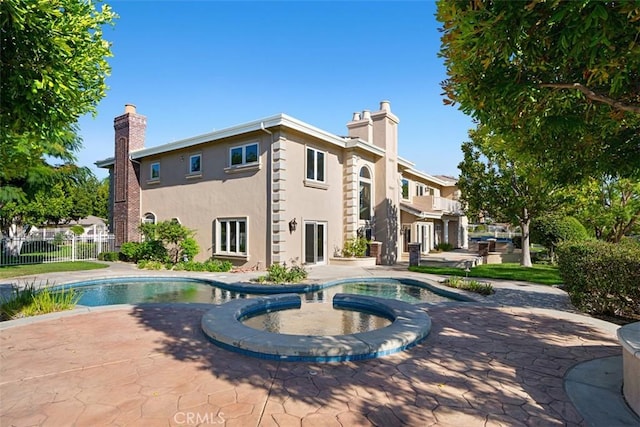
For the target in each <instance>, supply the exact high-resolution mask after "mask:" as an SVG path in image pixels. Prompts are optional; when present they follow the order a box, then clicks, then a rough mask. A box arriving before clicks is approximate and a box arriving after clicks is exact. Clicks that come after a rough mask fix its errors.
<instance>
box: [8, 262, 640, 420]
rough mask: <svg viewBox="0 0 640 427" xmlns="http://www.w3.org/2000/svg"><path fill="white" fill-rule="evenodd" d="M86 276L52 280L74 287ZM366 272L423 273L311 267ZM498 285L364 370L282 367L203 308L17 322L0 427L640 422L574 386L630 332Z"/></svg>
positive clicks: (352, 365) (339, 273)
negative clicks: (235, 349)
mask: <svg viewBox="0 0 640 427" xmlns="http://www.w3.org/2000/svg"><path fill="white" fill-rule="evenodd" d="M87 273H88V272H81V273H74V274H73V275H71V274H67V275H58V276H53V275H51V276H47V278H49V279H50V280H55V281H56V282H57V283H62V282H63V281H73V280H76V279H79V278H82V277H79V276H83V275H84V274H87ZM126 274H136V272H133V271H126V269H125V268H124V267H122V266H119V265H115V264H114V265H113V266H112V267H110V268H109V269H108V270H107V271H99V272H95V271H94V272H92V276H93V278H96V276H102V275H104V276H114V275H126ZM365 275H366V276H369V277H370V276H376V275H378V276H384V277H389V276H391V275H395V276H403V277H416V275H415V274H413V273H409V272H407V271H406V270H403V269H394V270H388V269H384V268H371V269H356V270H353V269H351V270H349V269H346V268H345V269H336V268H332V267H326V268H315V269H312V270H311V277H312V278H313V279H315V280H326V279H329V278H331V277H334V278H335V277H346V276H365ZM245 276H246V275H231V274H227V275H218V276H217V277H214V278H216V279H219V280H227V281H234V280H244V279H246V277H245ZM208 277H212V276H211V275H209V276H208ZM419 277H421V278H425V277H430V278H431V279H436V277H433V276H424V275H422V276H419ZM44 278H45V277H44V276H43V279H44ZM494 285H495V287H496V288H497V289H498V292H497V293H496V294H495V295H494V296H493V297H489V298H487V299H484V300H483V301H482V302H479V303H446V304H439V305H427V304H425V305H423V308H424V309H425V310H426V311H427V312H428V314H429V315H430V316H431V318H432V321H433V326H432V331H431V333H430V335H429V336H428V338H427V339H426V340H425V341H423V342H422V344H420V345H418V346H416V347H414V348H412V349H410V350H408V351H405V352H402V353H398V354H394V355H390V356H386V357H383V358H379V359H374V360H366V361H359V362H339V363H327V364H314V363H295V362H274V361H264V360H259V359H253V358H249V357H246V356H242V355H238V354H235V353H230V352H227V351H225V350H222V349H220V348H218V347H216V346H214V345H213V344H211V343H210V342H209V341H208V340H207V339H206V338H205V336H204V334H203V333H202V331H201V328H200V319H201V316H202V314H203V313H204V312H205V311H206V310H207V308H208V306H207V305H203V304H173V305H159V304H141V305H137V306H114V307H104V308H99V309H91V310H90V311H89V310H76V311H75V312H69V313H64V314H57V315H53V316H50V317H49V318H46V317H45V318H41V319H30V320H24V321H19V322H17V323H13V324H9V323H8V322H4V323H5V324H3V325H1V326H0V357H1V359H0V360H1V365H0V400H1V402H0V425H2V426H31V425H47V426H66V425H77V426H98V425H127V426H186V425H227V426H300V425H302V426H313V425H321V426H323V427H326V426H366V425H377V426H393V425H409V426H429V425H438V426H465V427H472V426H518V425H529V426H553V425H558V426H561V425H563V426H578V425H592V426H594V425H596V426H597V425H601V424H600V423H602V422H605V421H610V423H608V424H606V425H607V426H615V425H634V424H631V423H635V421H636V420H638V419H637V418H633V417H634V415H633V414H632V413H622V412H624V410H621V409H620V407H619V406H616V405H617V404H618V403H619V402H617V403H615V402H614V403H612V404H609V403H607V402H604V403H603V402H599V403H600V404H603V405H604V411H605V412H604V414H600V415H596V416H589V417H588V418H585V417H584V411H583V412H579V411H578V409H577V407H581V405H580V404H579V405H578V406H574V403H573V401H572V397H571V396H569V395H568V394H567V391H566V390H567V387H566V381H565V375H566V374H567V373H568V372H569V371H570V369H571V368H572V367H574V366H575V365H577V364H579V363H580V362H584V361H589V360H594V359H598V360H614V361H615V359H611V357H614V358H615V357H619V356H620V354H621V348H620V346H619V344H618V342H617V340H616V337H615V330H616V329H617V326H616V325H612V324H610V323H606V322H602V321H598V320H596V319H592V318H590V317H586V316H582V315H578V314H575V313H572V312H571V307H570V306H569V305H568V302H567V299H566V295H564V294H563V293H562V292H561V291H559V290H558V289H555V288H549V287H544V286H537V285H530V284H517V283H508V282H496V283H494ZM527 296H529V297H530V298H527ZM480 298H482V297H480ZM528 301H530V302H531V303H528ZM562 305H564V310H559V308H561V307H560V306H562ZM546 306H551V307H553V309H549V308H546ZM600 358H608V359H600ZM620 363H621V362H620ZM600 400H602V399H600ZM605 400H606V399H605ZM583 403H584V402H583ZM587 403H588V402H587ZM597 403H598V402H594V404H597ZM582 406H583V405H582ZM607 411H609V412H608V413H607ZM603 417H604V418H603Z"/></svg>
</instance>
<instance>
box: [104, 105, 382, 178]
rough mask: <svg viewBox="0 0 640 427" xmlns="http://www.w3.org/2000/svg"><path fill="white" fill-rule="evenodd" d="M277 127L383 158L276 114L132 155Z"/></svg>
mask: <svg viewBox="0 0 640 427" xmlns="http://www.w3.org/2000/svg"><path fill="white" fill-rule="evenodd" d="M277 126H284V127H287V128H289V129H293V130H296V131H299V132H302V133H305V134H307V135H310V136H313V137H315V138H318V139H321V140H323V141H325V142H328V143H329V144H332V145H335V146H337V147H339V148H357V149H361V150H364V151H367V152H369V153H371V154H374V155H377V156H381V157H382V156H384V154H385V150H383V149H382V148H379V147H376V146H374V145H371V144H369V143H367V142H366V141H363V140H361V139H351V138H344V137H340V136H337V135H334V134H332V133H330V132H327V131H324V130H322V129H320V128H317V127H315V126H312V125H310V124H308V123H305V122H303V121H302V120H298V119H296V118H294V117H291V116H288V115H286V114H277V115H274V116H269V117H266V118H263V119H259V120H254V121H251V122H247V123H243V124H239V125H236V126H231V127H228V128H225V129H222V130H219V131H214V132H208V133H204V134H201V135H196V136H193V137H190V138H186V139H181V140H178V141H174V142H170V143H167V144H163V145H159V146H156V147H149V148H142V149H140V150H136V151H132V152H131V153H130V155H129V157H130V158H131V159H141V158H143V157H147V156H153V155H156V154H162V153H167V152H170V151H175V150H181V149H184V148H189V147H193V146H194V145H198V144H203V143H206V142H213V141H217V140H220V139H224V138H229V137H233V136H238V135H242V134H245V133H249V132H255V131H259V130H264V129H267V128H273V127H277ZM114 163H115V158H114V157H109V158H107V159H104V160H98V161H97V162H95V165H96V166H98V167H101V168H104V167H109V166H112V165H113V164H114Z"/></svg>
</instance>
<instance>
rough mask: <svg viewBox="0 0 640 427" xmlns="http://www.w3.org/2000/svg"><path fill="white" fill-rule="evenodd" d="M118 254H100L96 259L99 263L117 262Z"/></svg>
mask: <svg viewBox="0 0 640 427" xmlns="http://www.w3.org/2000/svg"><path fill="white" fill-rule="evenodd" d="M119 258H120V254H119V253H118V252H100V253H99V254H98V259H99V260H100V261H118V259H119Z"/></svg>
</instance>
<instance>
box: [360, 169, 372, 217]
mask: <svg viewBox="0 0 640 427" xmlns="http://www.w3.org/2000/svg"><path fill="white" fill-rule="evenodd" d="M359 181H360V200H359V202H360V203H359V205H360V216H359V218H360V219H361V220H364V221H370V220H371V173H370V172H369V168H367V167H366V166H363V167H362V168H360V180H359Z"/></svg>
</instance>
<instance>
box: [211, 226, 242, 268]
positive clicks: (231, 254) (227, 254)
mask: <svg viewBox="0 0 640 427" xmlns="http://www.w3.org/2000/svg"><path fill="white" fill-rule="evenodd" d="M231 221H236V222H239V221H244V224H245V226H244V229H245V233H246V242H245V252H238V251H236V252H231V251H221V250H220V248H221V247H222V242H221V240H220V238H221V236H222V232H221V230H222V222H226V223H229V222H231ZM229 238H230V233H227V242H226V243H227V248H229V247H231V245H230V241H229ZM236 239H237V242H236V248H238V247H240V244H239V243H240V240H239V239H240V233H238V234H237V236H236ZM215 247H216V251H215V253H214V254H213V255H214V256H219V257H227V258H242V259H247V260H248V259H249V218H248V217H230V218H216V242H215Z"/></svg>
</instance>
